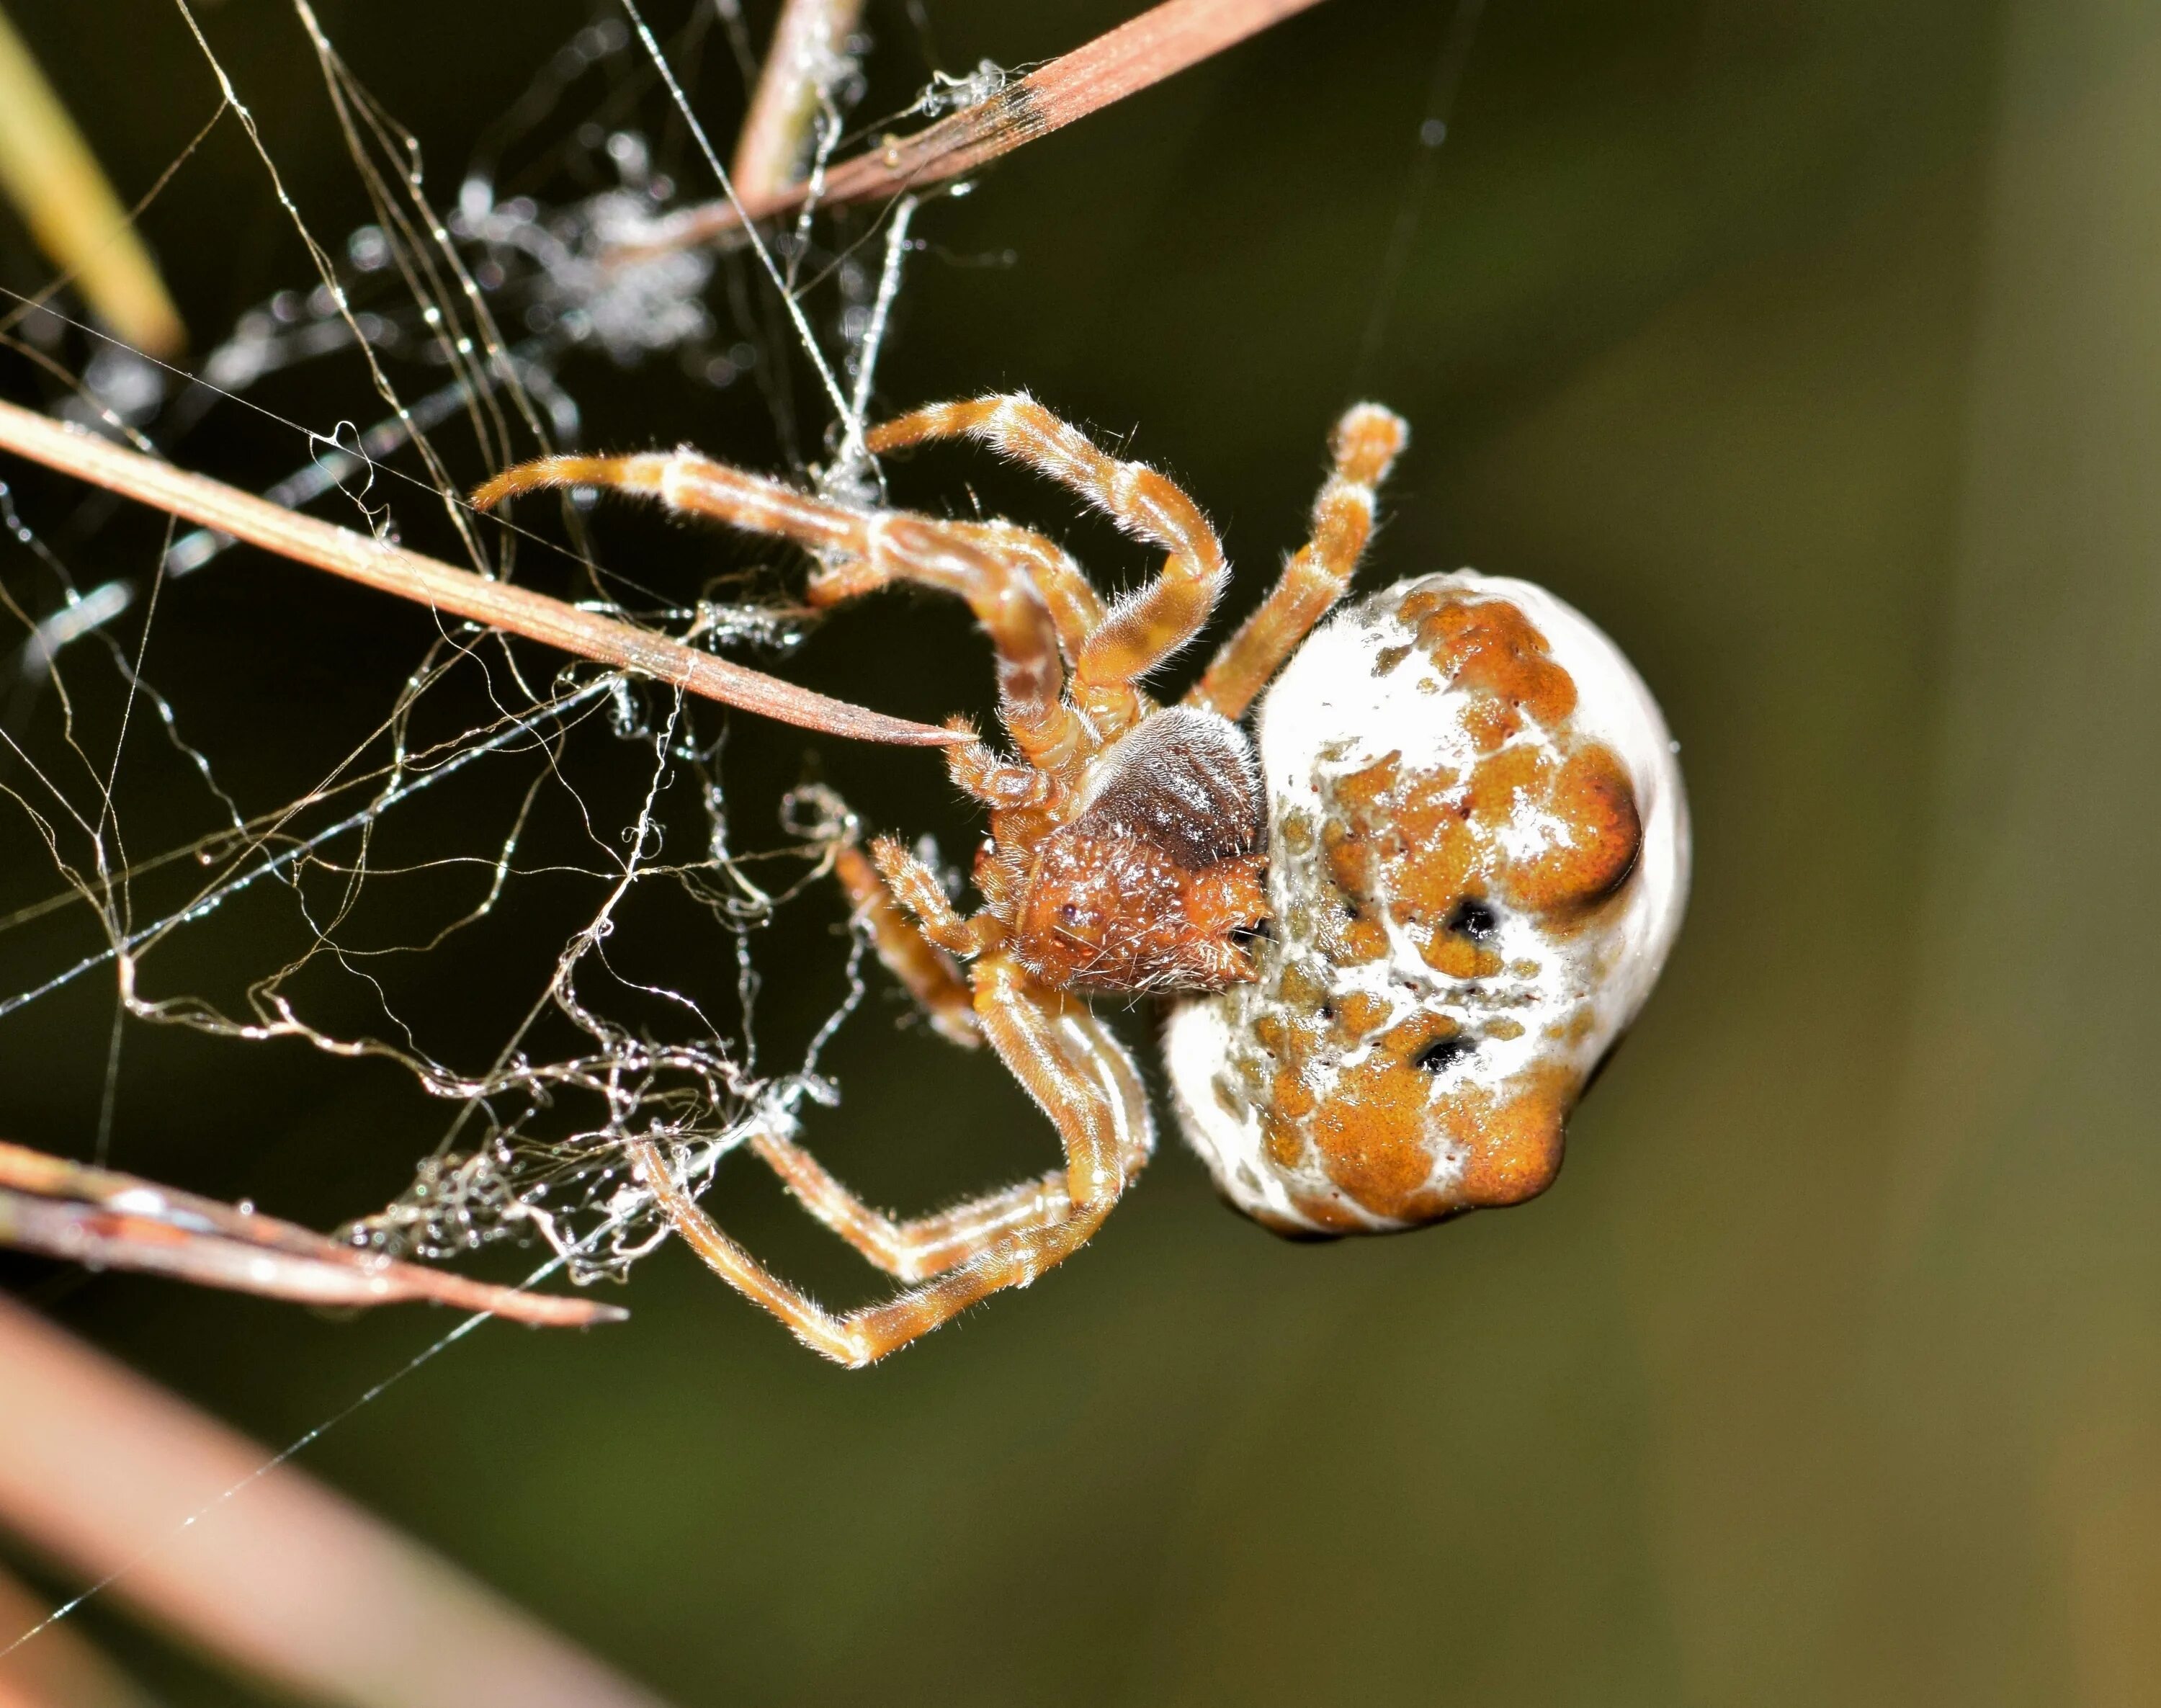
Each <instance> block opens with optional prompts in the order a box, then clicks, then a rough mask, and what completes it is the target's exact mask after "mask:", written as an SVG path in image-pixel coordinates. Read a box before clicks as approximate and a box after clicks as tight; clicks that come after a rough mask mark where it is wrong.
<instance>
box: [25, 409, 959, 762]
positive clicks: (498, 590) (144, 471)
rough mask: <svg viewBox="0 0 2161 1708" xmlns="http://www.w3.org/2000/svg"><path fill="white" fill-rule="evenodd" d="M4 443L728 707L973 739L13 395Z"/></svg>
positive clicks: (207, 523) (306, 558)
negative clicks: (716, 652)
mask: <svg viewBox="0 0 2161 1708" xmlns="http://www.w3.org/2000/svg"><path fill="white" fill-rule="evenodd" d="M0 450H12V451H13V452H15V453H16V454H17V455H18V456H26V457H29V458H30V459H31V460H32V461H35V462H41V463H44V465H45V466H47V467H49V468H55V469H58V470H59V471H60V472H61V473H63V474H68V475H73V476H76V478H77V479H80V480H85V481H88V482H91V483H92V484H94V485H96V486H100V487H105V488H106V489H107V491H109V492H118V493H120V494H121V495H122V496H123V497H130V498H133V499H136V500H138V502H140V503H145V504H148V505H150V506H152V507H153V508H156V509H159V510H164V511H167V512H169V513H171V514H173V515H175V516H184V517H185V518H187V519H188V520H189V521H190V522H194V523H199V524H200V525H201V526H203V527H205V528H212V529H217V530H218V531H219V532H221V533H223V534H231V535H232V536H233V537H234V538H235V539H244V540H246V541H247V542H248V543H249V544H252V545H258V546H261V547H262V548H263V549H265V550H266V551H271V552H275V553H276V554H278V555H279V556H281V557H286V558H290V559H291V560H293V561H294V562H295V563H302V564H308V565H312V566H314V567H315V568H316V569H319V570H329V571H330V572H331V574H332V575H342V576H344V577H345V578H346V580H348V581H358V582H360V583H362V585H363V586H370V587H375V588H378V589H380V590H381V591H383V592H386V593H395V594H396V595H398V597H400V598H401V599H410V600H413V601H415V602H417V603H419V604H422V605H425V606H428V607H430V608H431V609H433V610H435V611H439V612H447V613H449V614H450V615H451V616H454V617H467V618H470V619H471V621H473V622H480V623H485V624H487V626H488V627H491V628H498V629H502V630H503V631H504V632H505V633H510V634H516V635H523V636H524V637H525V638H527V639H529V640H536V641H540V642H543V643H545V644H547V645H549V646H555V647H560V648H563V650H564V651H565V652H569V653H575V654H578V655H579V656H580V657H581V658H587V659H597V660H598V661H599V662H601V664H612V665H614V666H616V667H617V669H625V670H634V671H636V672H637V673H638V674H640V675H643V676H650V677H652V678H654V680H658V681H661V682H665V683H668V684H669V685H672V686H674V687H677V688H680V689H682V690H685V692H687V693H690V694H695V695H702V696H703V697H704V698H706V699H707V700H718V701H719V702H720V703H721V705H723V706H736V707H737V708H739V709H740V710H742V711H754V712H757V713H758V714H760V715H761V716H765V717H770V718H775V719H778V721H780V722H782V723H788V724H794V725H796V726H798V727H799V728H803V729H810V730H818V731H821V732H824V733H825V734H827V735H834V736H846V737H851V738H852V739H854V740H857V741H863V742H891V743H894V744H897V745H900V746H904V747H943V746H947V745H950V743H952V742H956V741H959V740H962V739H964V737H960V736H956V734H954V732H951V731H950V730H942V729H936V728H934V727H932V726H930V725H929V724H920V723H912V722H910V721H908V720H907V719H905V718H897V717H888V716H885V715H884V714H883V713H882V712H876V711H869V710H867V708H865V707H862V706H854V705H851V704H850V703H849V702H848V701H846V700H834V699H831V698H829V697H828V696H826V695H823V694H817V693H813V692H812V691H811V690H809V689H807V688H799V687H796V686H795V685H793V684H792V683H788V682H784V681H782V680H780V679H779V678H778V677H775V676H768V675H767V674H765V673H764V672H763V671H762V670H752V669H747V667H745V666H743V665H742V664H731V663H729V662H728V661H727V660H726V659H716V658H715V657H714V656H713V655H712V654H710V653H703V652H700V651H698V650H697V649H696V648H694V647H686V646H684V645H682V644H681V643H679V642H676V641H672V640H669V638H667V637H666V636H664V635H659V634H654V633H651V632H650V631H649V630H647V629H642V628H638V627H633V625H631V624H629V623H627V622H617V621H616V620H615V619H613V618H612V617H602V616H601V615H599V614H598V613H597V612H591V611H581V610H580V609H578V607H575V606H574V605H570V604H566V603H565V602H564V601H562V600H560V599H550V598H549V597H548V596H546V595H545V594H542V593H535V592H532V591H529V590H527V589H525V588H523V587H518V586H512V585H511V584H509V583H508V582H506V581H490V580H489V579H488V578H487V577H486V576H485V575H475V574H474V573H473V572H472V571H471V570H461V569H456V568H454V567H453V566H451V565H449V564H445V563H440V562H438V561H437V560H435V559H433V558H427V557H423V556H421V555H419V553H418V552H411V551H407V550H406V549H404V548H403V547H402V546H396V545H391V544H387V543H385V542H384V541H382V540H378V539H370V538H369V537H368V536H367V535H366V534H355V533H353V532H352V531H351V529H344V528H337V527H334V526H332V525H331V523H327V522H319V521H317V520H316V519H315V518H313V517H311V516H302V515H299V514H298V513H295V512H294V511H291V510H286V509H283V508H279V506H278V505H275V504H273V503H268V501H266V500H264V499H262V498H258V497H256V496H255V495H254V494H253V493H252V492H242V491H241V490H240V489H239V488H238V487H228V486H227V485H225V484H224V483H223V482H219V481H213V480H211V479H209V478H208V477H206V476H202V475H196V474H190V473H188V472H187V471H185V470H183V469H177V468H174V466H172V465H171V464H169V463H165V462H160V461H158V460H157V459H156V458H155V457H149V456H143V455H142V454H141V453H139V452H138V451H133V450H127V449H125V448H124V447H122V446H120V445H114V444H112V443H110V442H109V441H107V440H103V439H100V438H98V437H97V436H96V435H94V434H91V433H87V432H85V431H83V430H81V429H79V428H76V427H73V426H70V425H67V424H62V423H60V422H56V421H54V420H51V419H49V418H48V417H46V416H44V415H40V414H36V413H35V412H34V411H32V410H29V409H22V408H20V407H18V406H17V405H15V404H7V403H0Z"/></svg>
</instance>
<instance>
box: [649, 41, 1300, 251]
mask: <svg viewBox="0 0 2161 1708" xmlns="http://www.w3.org/2000/svg"><path fill="white" fill-rule="evenodd" d="M1319 3H1320V0H1164V4H1162V5H1160V6H1157V7H1154V8H1152V9H1150V10H1149V11H1147V12H1144V13H1141V14H1140V16H1138V18H1130V19H1128V20H1127V22H1126V23H1122V24H1120V25H1119V26H1118V27H1117V29H1113V30H1111V31H1109V32H1107V34H1103V35H1100V36H1098V37H1096V39H1095V40H1093V41H1091V42H1090V43H1088V44H1086V45H1085V46H1083V47H1079V48H1075V49H1074V50H1073V51H1072V52H1071V53H1070V54H1065V55H1062V56H1060V58H1058V59H1055V60H1052V61H1051V62H1050V63H1049V65H1044V66H1043V67H1041V68H1040V69H1039V70H1034V71H1032V72H1030V73H1029V74H1028V76H1025V77H1023V78H1020V79H1018V81H1014V82H1012V83H1009V84H1008V85H1007V86H1005V87H1004V88H1002V89H1001V90H999V91H997V93H995V94H993V95H991V96H987V98H985V99H984V100H982V101H978V102H976V103H974V104H973V105H972V106H970V107H963V108H962V109H961V111H960V112H956V113H954V114H952V115H950V117H945V118H942V119H940V120H939V121H938V122H936V123H935V124H932V125H929V126H927V127H926V128H924V129H922V130H919V131H916V132H914V133H912V134H910V135H909V136H905V137H886V138H882V139H880V141H879V142H878V143H877V146H876V147H874V148H870V149H867V151H865V152H864V153H862V154H857V155H855V156H853V157H852V158H851V159H846V160H843V161H841V163H840V164H838V165H836V166H834V167H833V168H831V169H830V170H829V171H827V172H825V174H822V176H821V177H820V180H819V183H818V185H817V195H818V200H819V203H820V206H835V205H836V204H839V203H841V202H849V201H865V200H875V199H876V198H877V197H880V196H888V195H902V194H904V193H905V192H907V191H909V190H921V189H924V188H927V187H928V186H929V185H935V184H942V183H944V182H945V181H946V180H950V179H954V178H959V177H961V176H964V175H965V174H968V173H970V172H973V171H975V170H976V169H978V168H980V167H982V166H985V165H987V164H989V163H990V162H991V161H992V160H995V159H997V157H998V156H999V155H1001V154H1010V153H1011V152H1012V151H1013V149H1015V148H1019V147H1021V146H1022V145H1023V143H1032V142H1034V141H1035V140H1036V139H1037V138H1039V137H1045V136H1048V135H1049V134H1050V133H1051V132H1053V131H1055V130H1061V129H1063V128H1065V126H1067V125H1069V124H1071V123H1072V122H1074V121H1075V119H1080V118H1086V117H1087V116H1088V115H1089V114H1090V113H1091V112H1099V111H1101V109H1102V108H1104V107H1108V106H1110V105H1111V104H1112V102H1117V101H1122V100H1124V99H1125V98H1126V97H1127V96H1129V95H1135V94H1138V93H1139V92H1140V91H1142V90H1143V89H1146V88H1148V87H1150V86H1153V85H1154V84H1157V83H1160V82H1161V81H1163V80H1164V78H1166V77H1169V76H1174V75H1175V74H1176V73H1178V72H1179V71H1183V70H1186V69H1187V68H1188V67H1189V66H1192V65H1198V64H1200V61H1201V60H1205V59H1209V58H1211V57H1212V56H1213V55H1216V54H1219V53H1221V52H1222V51H1223V50H1224V49H1226V48H1229V47H1233V46H1235V45H1236V44H1238V43H1239V42H1242V41H1243V40H1244V39H1246V38H1247V37H1248V36H1250V35H1255V34H1258V33H1259V32H1260V31H1262V30H1263V29H1267V28H1268V26H1269V25H1270V24H1273V23H1281V22H1282V21H1283V20H1284V18H1289V17H1291V16H1292V15H1293V14H1294V13H1299V12H1304V11H1306V10H1307V9H1308V8H1311V7H1313V6H1315V5H1318V4H1319ZM736 191H737V194H736V195H735V197H734V199H733V200H724V201H716V202H710V203H706V204H704V205H701V206H697V207H690V208H685V209H683V210H682V211H680V212H677V213H674V214H670V215H669V216H667V217H666V218H664V219H659V220H655V221H652V222H651V223H650V224H649V225H648V226H647V227H644V228H643V229H642V230H640V231H638V232H635V233H633V235H632V236H630V237H626V238H624V239H623V240H622V242H619V243H617V245H616V246H615V247H614V251H613V253H615V254H616V255H617V257H619V258H622V259H625V260H632V259H636V258H639V257H642V256H646V255H650V254H653V253H658V252H660V251H664V250H668V249H678V248H685V247H689V246H690V245H692V244H695V243H703V242H710V241H711V240H712V239H714V238H716V237H723V236H725V235H726V234H727V233H728V232H732V231H737V230H740V229H741V227H742V224H743V221H744V220H745V219H746V218H748V219H752V220H760V219H764V218H766V217H768V216H770V215H773V214H780V213H786V212H789V211H792V210H793V209H794V208H795V207H797V206H799V205H800V204H801V203H802V202H803V200H805V197H806V196H807V195H809V194H810V186H809V185H805V184H800V183H790V184H787V185H782V186H780V187H778V188H773V189H767V190H763V191H762V192H758V191H753V190H751V189H748V188H746V187H745V186H744V185H743V184H742V182H741V181H740V180H738V181H737V185H736Z"/></svg>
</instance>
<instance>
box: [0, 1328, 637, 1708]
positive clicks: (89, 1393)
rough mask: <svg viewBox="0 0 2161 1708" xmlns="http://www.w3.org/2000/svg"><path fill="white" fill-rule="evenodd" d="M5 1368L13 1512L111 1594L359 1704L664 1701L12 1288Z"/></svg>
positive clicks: (2, 1435)
mask: <svg viewBox="0 0 2161 1708" xmlns="http://www.w3.org/2000/svg"><path fill="white" fill-rule="evenodd" d="M0 1370H5V1371H6V1372H8V1379H7V1380H6V1381H4V1382H0V1525H4V1526H6V1528H8V1529H9V1530H11V1531H13V1532H14V1533H15V1534H18V1535H19V1536H21V1537H22V1538H23V1539H24V1540H25V1541H27V1542H29V1544H32V1545H33V1546H34V1547H36V1548H37V1549H39V1550H40V1551H42V1552H44V1553H45V1554H49V1555H51V1556H52V1557H53V1558H55V1560H60V1561H62V1562H64V1563H65V1565H67V1566H68V1567H69V1569H70V1570H73V1571H76V1572H77V1573H80V1574H81V1575H83V1576H84V1577H86V1578H87V1579H90V1580H101V1579H103V1578H105V1577H107V1576H109V1575H112V1574H114V1573H116V1572H117V1573H120V1574H121V1575H119V1576H118V1578H117V1580H116V1581H115V1582H114V1584H113V1592H114V1593H115V1594H116V1595H118V1596H122V1597H123V1598H125V1599H126V1600H128V1601H131V1602H133V1604H134V1605H135V1606H138V1607H139V1608H141V1609H143V1611H145V1612H148V1613H149V1614H151V1615H152V1616H154V1617H156V1618H157V1619H158V1620H159V1621H160V1622H162V1623H164V1624H165V1625H167V1626H168V1627H171V1628H172V1629H174V1631H177V1632H180V1633H182V1634H183V1635H185V1637H186V1638H189V1639H190V1641H192V1642H193V1643H197V1644H200V1645H201V1646H203V1647H205V1648H208V1649H209V1650H211V1652H212V1653H215V1654H217V1655H219V1656H221V1657H222V1658H223V1659H225V1660H227V1662H228V1663H230V1664H233V1665H235V1666H237V1667H241V1668H243V1669H246V1670H247V1671H248V1672H250V1673H252V1674H255V1675H256V1676H257V1677H258V1678H261V1679H266V1680H268V1681H269V1682H270V1683H272V1684H273V1685H274V1686H276V1687H277V1688H278V1689H279V1690H283V1691H288V1692H290V1693H292V1694H293V1695H296V1696H299V1697H301V1698H303V1699H305V1700H308V1701H311V1702H335V1703H345V1704H350V1705H353V1708H393V1705H394V1708H473V1705H474V1704H476V1703H508V1702H514V1703H517V1704H518V1705H519V1708H658V1705H657V1704H656V1702H655V1700H654V1698H653V1697H652V1696H651V1695H648V1694H647V1693H646V1692H645V1691H644V1690H641V1689H640V1688H639V1687H638V1685H634V1684H633V1683H631V1682H630V1681H629V1680H628V1679H624V1678H622V1676H620V1675H619V1674H616V1673H613V1672H611V1671H610V1670H609V1669H607V1668H606V1667H605V1666H603V1665H602V1664H601V1663H600V1662H599V1661H597V1660H596V1659H594V1658H593V1657H592V1656H591V1655H589V1654H587V1653H585V1652H584V1651H582V1650H581V1649H579V1648H575V1647H573V1646H572V1645H571V1644H570V1643H566V1642H565V1641H564V1640H563V1639H562V1638H560V1637H557V1636H555V1635H554V1634H553V1633H551V1632H549V1631H547V1630H546V1629H545V1628H544V1627H541V1626H540V1625H539V1624H538V1623H536V1622H534V1620H532V1619H531V1618H529V1617H527V1616H526V1615H525V1614H523V1613H522V1612H519V1611H518V1609H517V1608H515V1607H513V1606H510V1605H509V1604H508V1602H506V1601H502V1599H501V1598H499V1597H498V1596H496V1595H495V1594H493V1593H492V1591H488V1590H487V1589H485V1588H483V1587H482V1586H480V1585H478V1584H476V1583H475V1582H473V1581H472V1580H471V1579H470V1578H468V1577H466V1575H464V1574H463V1573H462V1572H461V1571H459V1570H457V1569H456V1567H455V1566H453V1565H450V1563H449V1562H448V1561H446V1560H443V1559H441V1558H440V1557H439V1556H437V1555H435V1554H431V1553H430V1552H429V1551H428V1550H427V1549H424V1548H422V1547H420V1546H419V1544H417V1543H414V1542H412V1541H410V1540H409V1539H406V1538H405V1537H404V1536H401V1535H399V1534H398V1533H397V1532H396V1531H394V1530H392V1529H390V1528H388V1526H386V1525H384V1524H383V1523H381V1522H380V1521H378V1519H376V1518H372V1517H370V1516H369V1515H368V1514H367V1513H364V1512H362V1510H361V1509H360V1508H357V1507H356V1506H354V1505H353V1504H352V1503H351V1502H349V1501H346V1500H345V1499H343V1498H342V1497H340V1496H338V1495H336V1494H333V1493H332V1492H330V1491H329V1490H328V1489H325V1487H322V1486H321V1485H320V1483H318V1482H316V1481H314V1480H313V1479H312V1478H310V1477H309V1476H306V1475H305V1474H304V1473H303V1472H301V1471H297V1470H295V1469H294V1467H293V1466H290V1465H288V1464H277V1463H274V1462H273V1461H272V1458H271V1455H269V1454H268V1453H267V1452H265V1451H264V1450H263V1448H262V1447H261V1446H259V1445H257V1444H256V1443H254V1442H253V1441H249V1440H246V1439H244V1438H243V1437H242V1436H239V1435H235V1434H234V1433H233V1432H232V1431H231V1430H229V1429H226V1428H225V1427H223V1426H222V1425H221V1424H217V1423H216V1422H214V1421H213V1420H211V1419H209V1418H206V1417H205V1416H203V1415H202V1414H200V1412H197V1411H195V1410H193V1409H191V1408H190V1407H189V1406H187V1405H185V1404H184V1403H182V1402H181V1401H180V1400H178V1399H176V1398H174V1397H173V1396H172V1395H170V1394H169V1393H165V1392H164V1391H163V1390H162V1389H160V1388H157V1387H155V1386H154V1385H153V1384H152V1383H148V1382H145V1381H144V1380H143V1378H142V1377H138V1376H136V1375H133V1374H132V1373H131V1372H128V1371H127V1370H125V1369H123V1368H122V1367H120V1366H119V1365H117V1364H116V1363H114V1362H112V1361H111V1360H110V1359H107V1358H106V1357H103V1356H102V1355H101V1354H99V1353H97V1352H95V1351H91V1349H90V1348H89V1347H87V1346H83V1345H81V1343H80V1342H78V1341H73V1340H70V1338H69V1337H68V1336H65V1335H63V1334H62V1333H61V1332H60V1330H57V1329H55V1328H53V1327H51V1326H49V1325H47V1324H46V1323H44V1322H42V1321H40V1320H39V1319H38V1318H37V1317H35V1316H34V1315H32V1314H31V1313H29V1311H26V1310H23V1309H21V1308H20V1307H19V1306H17V1305H14V1304H6V1303H0ZM243 1489H244V1490H245V1491H246V1494H247V1498H246V1499H244V1500H233V1499H227V1496H228V1495H231V1494H233V1493H236V1492H239V1491H241V1490H243ZM15 1634H16V1633H15V1632H13V1631H8V1632H0V1648H6V1647H7V1646H8V1643H9V1642H10V1641H12V1640H13V1638H14V1636H15ZM43 1641H44V1636H43V1635H42V1634H41V1635H39V1637H36V1638H32V1639H31V1643H29V1645H26V1646H25V1651H24V1652H26V1653H27V1652H28V1650H29V1648H34V1646H35V1645H36V1644H37V1643H42V1642H43Z"/></svg>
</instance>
